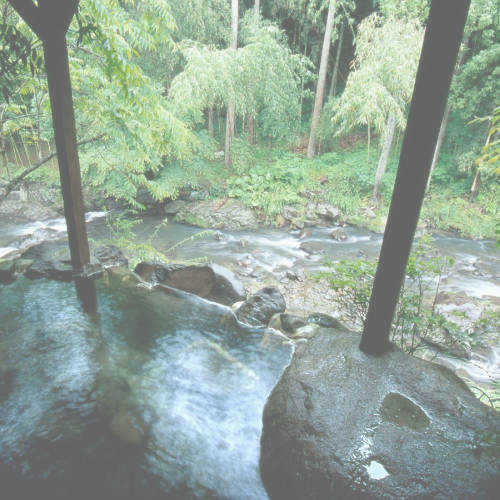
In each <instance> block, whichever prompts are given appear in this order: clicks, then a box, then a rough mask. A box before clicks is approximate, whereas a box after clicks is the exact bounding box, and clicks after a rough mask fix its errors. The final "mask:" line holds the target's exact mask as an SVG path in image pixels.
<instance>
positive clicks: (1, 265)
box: [0, 260, 16, 285]
mask: <svg viewBox="0 0 500 500" xmlns="http://www.w3.org/2000/svg"><path fill="white" fill-rule="evenodd" d="M15 269H16V265H15V261H13V260H5V261H0V283H3V284H4V285H8V284H9V283H12V282H13V281H14V280H15V279H16V276H15V274H14V273H15Z"/></svg>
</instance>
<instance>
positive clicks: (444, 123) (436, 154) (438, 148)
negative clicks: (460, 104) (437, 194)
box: [427, 103, 451, 189]
mask: <svg viewBox="0 0 500 500" xmlns="http://www.w3.org/2000/svg"><path fill="white" fill-rule="evenodd" d="M450 111H451V108H450V104H449V103H448V104H447V105H446V109H445V110H444V115H443V121H442V122H441V127H440V128H439V134H438V138H437V142H436V149H434V155H433V156H432V163H431V171H430V172H429V178H428V179H427V189H429V185H430V183H431V177H432V172H434V168H435V166H436V163H437V161H438V158H439V152H440V151H441V146H442V145H443V139H444V134H445V132H446V126H447V125H448V120H449V118H450Z"/></svg>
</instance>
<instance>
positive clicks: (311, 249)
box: [300, 241, 325, 255]
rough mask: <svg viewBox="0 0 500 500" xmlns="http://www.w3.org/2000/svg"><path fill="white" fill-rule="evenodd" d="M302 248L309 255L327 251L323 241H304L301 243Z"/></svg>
mask: <svg viewBox="0 0 500 500" xmlns="http://www.w3.org/2000/svg"><path fill="white" fill-rule="evenodd" d="M300 249H301V250H304V252H306V253H308V254H309V255H313V254H320V253H325V248H324V244H323V242H322V241H303V242H302V243H301V244H300Z"/></svg>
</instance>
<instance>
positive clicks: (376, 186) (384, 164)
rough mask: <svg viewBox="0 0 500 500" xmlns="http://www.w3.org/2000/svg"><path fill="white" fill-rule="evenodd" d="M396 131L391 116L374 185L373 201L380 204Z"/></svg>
mask: <svg viewBox="0 0 500 500" xmlns="http://www.w3.org/2000/svg"><path fill="white" fill-rule="evenodd" d="M395 130H396V118H395V117H394V115H389V119H388V120H387V128H386V131H385V140H384V145H383V146H382V151H381V153H380V158H379V160H378V165H377V171H376V172H375V183H374V185H373V201H375V203H377V204H379V203H380V201H381V199H380V193H379V190H380V182H381V181H382V176H383V175H384V173H385V169H386V167H387V160H388V159H389V152H390V151H391V146H392V140H393V139H394V131H395Z"/></svg>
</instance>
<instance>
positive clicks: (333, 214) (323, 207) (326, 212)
mask: <svg viewBox="0 0 500 500" xmlns="http://www.w3.org/2000/svg"><path fill="white" fill-rule="evenodd" d="M316 215H317V216H318V217H319V218H320V219H323V220H325V221H327V222H333V221H334V220H336V219H337V218H338V217H339V215H340V210H339V209H338V208H336V207H334V206H332V205H329V204H328V203H318V205H317V206H316Z"/></svg>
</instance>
